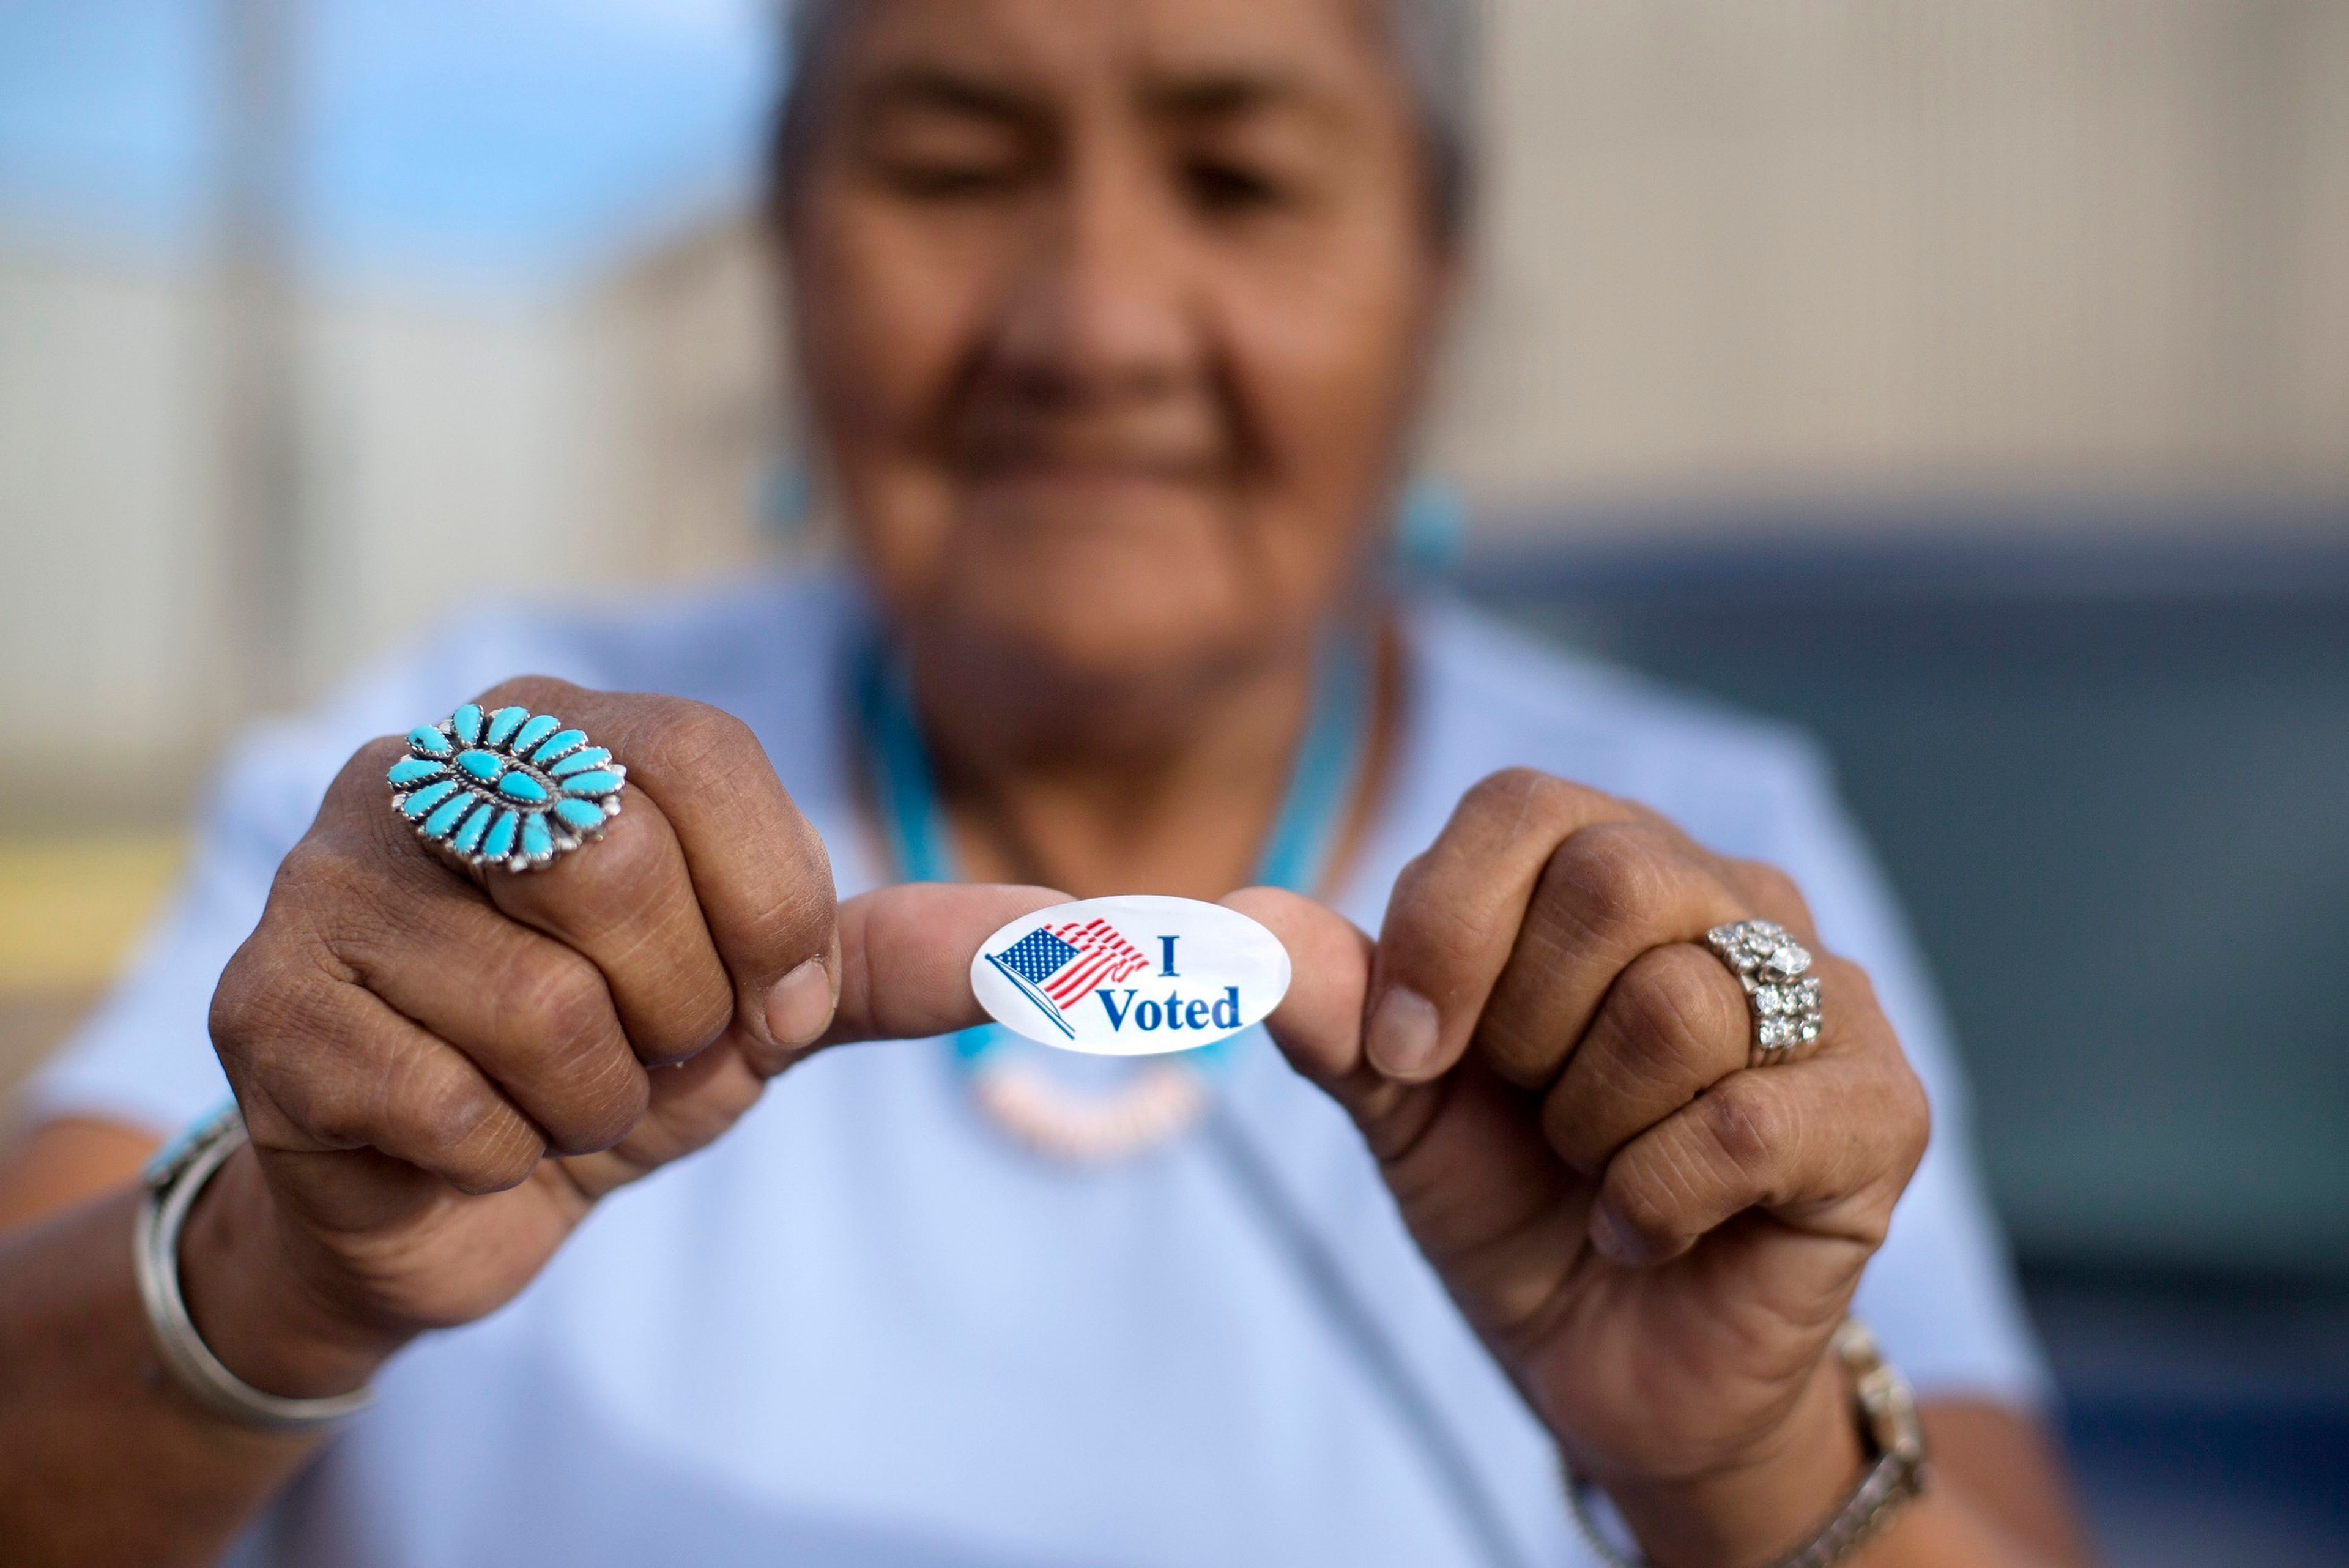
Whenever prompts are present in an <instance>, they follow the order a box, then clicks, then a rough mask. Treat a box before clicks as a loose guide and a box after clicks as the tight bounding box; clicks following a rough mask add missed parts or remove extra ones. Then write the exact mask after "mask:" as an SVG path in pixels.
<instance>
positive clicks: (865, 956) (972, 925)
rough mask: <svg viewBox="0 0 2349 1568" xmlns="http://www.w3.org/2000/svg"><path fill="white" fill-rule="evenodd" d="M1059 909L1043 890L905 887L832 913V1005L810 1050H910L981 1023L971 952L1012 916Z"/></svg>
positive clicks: (1063, 899)
mask: <svg viewBox="0 0 2349 1568" xmlns="http://www.w3.org/2000/svg"><path fill="white" fill-rule="evenodd" d="M1068 901H1069V896H1068V895H1067V894H1066V893H1056V892H1054V891H1053V890H1052V889H1051V888H1019V887H1009V886H1004V885H999V884H995V883H978V884H969V885H966V884H962V883H954V882H912V883H908V884H906V885H905V886H904V887H898V888H876V889H874V891H873V892H870V893H864V894H860V895H858V896H857V897H855V898H851V899H849V900H848V902H846V903H844V904H843V905H841V907H840V926H839V930H840V965H839V969H838V971H837V972H838V974H839V978H840V996H839V1000H838V1002H836V1003H835V1004H834V1006H833V1015H832V1024H831V1027H829V1028H828V1029H826V1030H825V1031H824V1032H823V1036H822V1038H820V1039H819V1040H818V1041H817V1042H816V1046H815V1048H817V1049H821V1048H822V1047H823V1046H825V1045H840V1044H847V1043H848V1042H850V1041H853V1040H918V1039H922V1038H925V1037H926V1036H928V1035H932V1034H944V1033H947V1032H949V1031H951V1030H956V1029H968V1028H969V1027H970V1026H971V1025H972V1024H974V1023H986V1022H987V1013H986V1012H985V1010H984V1009H982V1008H981V1007H980V1006H979V1005H978V998H977V997H976V996H974V995H972V994H971V989H970V962H971V960H973V959H974V958H977V957H978V948H979V944H980V943H981V942H984V941H985V940H987V939H988V937H990V936H993V935H994V934H995V932H996V931H997V930H998V929H1000V928H1001V927H1003V926H1005V925H1007V924H1009V922H1011V921H1013V920H1016V919H1019V917H1020V916H1022V915H1028V914H1033V913H1034V912H1035V911H1037V910H1038V909H1050V907H1051V906H1053V905H1054V904H1065V903H1067V902H1068Z"/></svg>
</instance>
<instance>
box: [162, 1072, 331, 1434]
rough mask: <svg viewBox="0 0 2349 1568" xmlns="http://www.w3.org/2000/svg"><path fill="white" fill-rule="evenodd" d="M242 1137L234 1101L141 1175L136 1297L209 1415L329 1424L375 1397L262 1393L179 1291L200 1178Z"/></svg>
mask: <svg viewBox="0 0 2349 1568" xmlns="http://www.w3.org/2000/svg"><path fill="white" fill-rule="evenodd" d="M244 1141H245V1134H244V1118H243V1116H241V1115H240V1114H239V1113H238V1111H237V1107H236V1103H235V1102H234V1101H233V1100H232V1101H230V1102H229V1103H228V1104H227V1105H224V1106H222V1107H221V1108H220V1109H219V1110H217V1111H214V1112H212V1114H211V1115H210V1116H206V1117H204V1118H203V1119H202V1121H200V1122H198V1123H196V1125H195V1126H193V1127H190V1128H189V1129H188V1130H187V1131H186V1132H184V1133H181V1135H180V1136H179V1137H176V1138H174V1139H173V1140H172V1141H171V1143H169V1144H167V1145H165V1146H164V1147H163V1148H162V1149H161V1151H160V1152H159V1153H158V1154H157V1155H156V1156H155V1158H153V1159H151V1160H149V1161H148V1162H147V1168H146V1169H145V1170H144V1171H143V1172H141V1173H140V1182H141V1183H142V1185H143V1186H144V1187H145V1189H146V1191H145V1193H144V1194H143V1196H142V1198H141V1199H140V1205H139V1220H138V1224H137V1226H136V1228H135V1229H134V1231H132V1234H131V1262H132V1264H133V1266H134V1267H135V1268H136V1269H137V1271H138V1275H139V1300H140V1304H141V1305H142V1306H144V1307H145V1308H146V1311H147V1326H148V1327H149V1328H150V1330H152V1331H153V1333H154V1335H155V1348H156V1349H157V1350H158V1351H160V1353H161V1355H162V1357H163V1365H164V1366H167V1367H169V1368H171V1376H173V1377H174V1378H175V1379H176V1380H177V1381H178V1382H179V1384H180V1386H181V1387H182V1388H184V1389H186V1390H187V1391H188V1392H189V1393H190V1394H191V1395H192V1396H194V1397H195V1398H196V1400H197V1402H198V1403H200V1404H202V1406H203V1407H204V1408H206V1409H208V1410H210V1411H212V1413H213V1414H215V1415H218V1416H222V1417H227V1418H228V1419H229V1420H232V1421H235V1422H237V1423H239V1424H240V1425H243V1426H247V1427H258V1428H264V1429H266V1430H270V1431H278V1432H299V1431H310V1430H315V1429H316V1428H320V1427H326V1426H331V1425H333V1424H334V1423H335V1422H337V1421H340V1420H342V1419H344V1418H345V1417H348V1416H353V1415H356V1414H357V1413H358V1412H359V1411H361V1410H364V1409H366V1408H367V1406H369V1405H370V1404H372V1403H373V1402H374V1400H375V1390H374V1389H373V1388H358V1389H354V1390H353V1391H352V1392H350V1393H348V1394H337V1395H335V1396H334V1397H331V1398H326V1399H288V1398H286V1397H284V1396H283V1395H278V1394H267V1393H264V1392H263V1391H262V1390H260V1389H258V1388H255V1387H254V1386H253V1385H252V1384H250V1383H247V1382H246V1381H245V1380H244V1379H243V1378H242V1377H239V1376H237V1375H236V1374H235V1373H233V1372H231V1371H230V1370H229V1369H228V1368H227V1367H226V1366H223V1365H222V1362H221V1358H220V1357H219V1356H217V1355H213V1354H212V1349H211V1347H210V1346H208V1345H205V1344H204V1342H203V1339H202V1336H201V1335H199V1334H197V1333H196V1325H195V1324H194V1323H193V1322H191V1320H190V1319H189V1317H188V1303H187V1300H186V1298H185V1297H183V1296H182V1295H181V1293H180V1231H181V1227H183V1226H184V1225H186V1223H187V1220H188V1210H190V1209H191V1208H193V1207H194V1206H195V1201H196V1197H197V1195H198V1194H199V1193H201V1192H202V1191H203V1189H204V1183H206V1182H208V1181H210V1180H211V1179H212V1175H213V1173H214V1172H216V1171H218V1170H219V1169H220V1168H221V1167H222V1165H223V1164H224V1163H226V1162H227V1159H228V1158H229V1156H231V1155H233V1154H234V1153H235V1152H236V1150H237V1146H238V1145H240V1144H242V1143H243V1142H244Z"/></svg>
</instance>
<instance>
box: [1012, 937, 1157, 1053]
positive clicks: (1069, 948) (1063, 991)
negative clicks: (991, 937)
mask: <svg viewBox="0 0 2349 1568" xmlns="http://www.w3.org/2000/svg"><path fill="white" fill-rule="evenodd" d="M987 961H988V962H989V963H991V964H993V965H994V966H995V967H996V968H997V969H999V970H1001V971H1003V973H1004V975H1005V977H1006V978H1008V979H1009V980H1010V981H1011V982H1012V983H1013V984H1015V985H1017V986H1019V989H1020V991H1021V992H1022V993H1023V994H1025V995H1026V996H1027V998H1028V1000H1029V1001H1030V1002H1035V1003H1036V1004H1037V1006H1038V1007H1039V1008H1040V1009H1041V1010H1042V1011H1043V1013H1044V1016H1045V1017H1047V1018H1049V1019H1050V1020H1051V1021H1052V1023H1054V1024H1055V1025H1056V1026H1058V1027H1059V1029H1060V1031H1061V1033H1063V1034H1066V1035H1068V1036H1070V1037H1071V1039H1073V1038H1074V1037H1075V1035H1076V1031H1075V1030H1073V1029H1071V1028H1070V1027H1069V1022H1068V1020H1067V1019H1065V1018H1063V1017H1061V1013H1062V1012H1066V1011H1067V1010H1068V1009H1069V1008H1071V1007H1074V1006H1075V1005H1076V1004H1077V1003H1078V1002H1082V1001H1083V1000H1084V999H1085V998H1086V997H1088V996H1090V995H1092V992H1094V991H1096V990H1098V989H1099V988H1100V987H1102V986H1104V985H1114V984H1116V983H1117V982H1118V981H1122V980H1123V979H1125V978H1126V976H1128V975H1130V974H1132V973H1133V972H1134V971H1136V970H1140V969H1146V968H1148V967H1149V965H1150V961H1149V960H1148V959H1146V958H1143V956H1142V954H1141V953H1140V952H1139V951H1138V950H1136V949H1135V948H1134V946H1133V943H1132V942H1129V941H1127V940H1125V939H1124V938H1123V937H1122V936H1120V935H1118V934H1117V929H1116V928H1115V927H1114V926H1112V925H1111V924H1110V923H1109V922H1108V921H1107V920H1104V919H1091V920H1071V921H1070V922H1069V923H1068V924H1067V925H1065V926H1039V927H1038V928H1036V929H1034V930H1032V931H1030V932H1029V933H1028V934H1027V935H1026V936H1024V937H1022V938H1020V939H1019V940H1018V941H1016V942H1014V943H1012V944H1011V945H1010V946H1009V947H1008V948H1006V949H1004V950H1002V951H1001V952H999V953H989V954H988V955H987Z"/></svg>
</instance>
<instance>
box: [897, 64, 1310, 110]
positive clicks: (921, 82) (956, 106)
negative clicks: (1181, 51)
mask: <svg viewBox="0 0 2349 1568" xmlns="http://www.w3.org/2000/svg"><path fill="white" fill-rule="evenodd" d="M856 97H857V99H859V100H860V102H861V106H862V107H863V108H864V109H865V111H866V112H868V113H870V112H882V113H885V112H888V111H890V110H892V109H932V110H939V111H943V112H946V113H949V114H959V115H968V116H971V117H973V118H975V119H994V120H1008V121H1032V120H1036V119H1041V118H1043V117H1044V116H1046V115H1047V114H1049V113H1050V108H1049V105H1048V102H1047V100H1046V99H1043V98H1042V97H1040V95H1038V94H1037V93H1035V92H1033V91H1030V90H1026V89H1023V88H1019V87H1016V86H1011V85H1009V84H1006V83H1003V82H1000V81H995V80H990V79H988V78H986V77H983V76H978V75H973V74H969V73H967V72H963V71H958V70H954V69H951V68H948V67H941V66H934V65H907V66H900V67H895V68H893V69H891V70H888V71H885V72H884V73H882V74H881V75H880V76H879V77H877V78H874V80H872V81H870V82H867V83H865V84H864V86H863V87H862V88H860V89H859V90H858V92H857V94H856ZM1141 99H1142V105H1143V109H1145V110H1147V111H1148V112H1149V113H1150V114H1152V115H1153V116H1154V117H1158V118H1163V119H1175V120H1190V121H1200V120H1207V121H1214V120H1232V119H1247V118H1250V117H1252V116H1255V115H1257V114H1260V113H1264V112H1266V111H1268V110H1273V109H1299V110H1304V111H1307V112H1309V113H1313V114H1315V116H1316V118H1320V117H1322V116H1323V115H1325V114H1326V112H1327V110H1328V109H1329V104H1328V101H1327V100H1328V95H1327V94H1326V93H1323V92H1321V91H1319V90H1317V89H1316V88H1315V87H1314V86H1313V85H1312V84H1311V83H1309V82H1308V81H1305V80H1302V79H1300V78H1297V77H1295V76H1293V75H1289V74H1287V73H1283V72H1279V71H1272V70H1261V69H1252V68H1248V67H1210V68H1206V69H1201V70H1195V71H1184V72H1180V73H1169V74H1167V75H1165V76H1164V77H1162V78H1158V79H1155V80H1152V81H1149V82H1147V83H1146V84H1145V85H1144V86H1143V89H1142V94H1141Z"/></svg>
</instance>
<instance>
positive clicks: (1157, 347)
mask: <svg viewBox="0 0 2349 1568" xmlns="http://www.w3.org/2000/svg"><path fill="white" fill-rule="evenodd" d="M1182 252H1183V246H1182V243H1181V235H1180V234H1179V231H1178V228H1177V225H1176V224H1175V223H1174V222H1173V221H1172V215H1171V214H1170V213H1167V211H1166V210H1165V203H1164V202H1161V201H1159V200H1157V199H1155V195H1154V192H1153V191H1152V189H1151V182H1150V181H1149V180H1148V178H1147V177H1146V176H1144V175H1143V173H1141V171H1136V170H1133V169H1129V168H1124V167H1122V166H1120V164H1119V162H1118V161H1115V160H1113V159H1112V158H1111V157H1109V156H1105V155H1095V156H1092V157H1089V158H1085V159H1082V160H1080V161H1078V163H1077V166H1076V167H1074V168H1072V169H1071V170H1070V171H1069V172H1068V175H1067V177H1066V180H1065V182H1064V184H1063V185H1062V187H1061V191H1060V192H1059V193H1058V199H1057V200H1056V201H1054V202H1052V203H1051V205H1050V209H1049V211H1047V212H1044V213H1038V214H1037V216H1036V222H1035V224H1034V226H1033V228H1032V230H1031V232H1030V244H1029V245H1028V247H1027V248H1026V250H1025V251H1024V253H1023V255H1022V265H1021V266H1020V268H1019V271H1018V273H1017V274H1016V275H1015V276H1014V278H1013V279H1012V282H1011V286H1010V289H1009V294H1008V296H1007V297H1006V298H1005V300H1004V304H1003V313H1002V316H1001V317H1000V318H999V330H998V333H997V338H996V345H995V347H996V350H997V355H998V357H999V369H1001V370H1002V371H1003V372H1004V373H1005V374H1006V375H1007V376H1008V377H1009V379H1011V380H1012V381H1013V383H1014V384H1015V385H1016V386H1017V387H1019V389H1020V390H1021V391H1022V392H1024V393H1025V394H1026V395H1027V396H1029V397H1031V398H1035V399H1037V400H1040V401H1042V402H1045V403H1048V404H1051V405H1056V406H1063V407H1071V408H1082V407H1090V406H1093V405H1098V404H1104V403H1111V404H1116V403H1128V402H1133V401H1150V400H1155V399H1159V398H1163V397H1165V396H1167V395H1168V394H1170V393H1174V392H1176V391H1179V390H1181V389H1184V388H1185V386H1186V385H1187V384H1189V383H1190V382H1191V380H1192V379H1193V378H1194V377H1195V375H1196V374H1197V372H1198V369H1199V368H1200V365H1201V363H1202V360H1203V358H1204V354H1203V352H1202V346H1201V331H1200V327H1199V322H1198V319H1197V313H1196V310H1195V300H1194V299H1193V298H1192V297H1191V293H1190V290H1189V288H1188V286H1187V285H1186V280H1185V275H1184V265H1183V259H1182Z"/></svg>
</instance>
